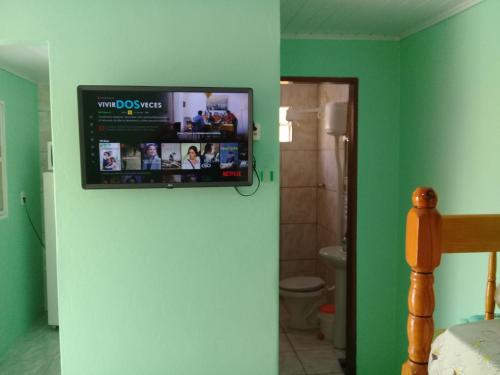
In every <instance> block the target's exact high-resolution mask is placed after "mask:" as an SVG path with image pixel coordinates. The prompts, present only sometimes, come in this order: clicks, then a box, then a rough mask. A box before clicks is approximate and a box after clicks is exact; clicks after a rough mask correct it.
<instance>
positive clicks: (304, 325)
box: [280, 276, 325, 330]
mask: <svg viewBox="0 0 500 375" xmlns="http://www.w3.org/2000/svg"><path fill="white" fill-rule="evenodd" d="M324 287H325V282H324V281H323V280H322V279H320V278H319V277H307V276H298V277H290V278H287V279H283V280H281V281H280V296H281V298H282V299H283V302H284V304H285V308H286V310H287V312H288V314H289V320H288V326H289V327H290V328H293V329H302V330H306V329H313V328H317V327H318V324H319V321H318V311H319V307H320V306H321V304H322V303H323V302H324V298H323V296H324Z"/></svg>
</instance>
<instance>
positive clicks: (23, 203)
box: [20, 191, 28, 206]
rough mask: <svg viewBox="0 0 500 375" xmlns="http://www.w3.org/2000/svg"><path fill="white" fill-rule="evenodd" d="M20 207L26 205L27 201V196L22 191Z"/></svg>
mask: <svg viewBox="0 0 500 375" xmlns="http://www.w3.org/2000/svg"><path fill="white" fill-rule="evenodd" d="M20 196H21V206H24V205H25V204H26V201H27V200H28V196H27V195H26V193H25V192H24V191H21V194H20Z"/></svg>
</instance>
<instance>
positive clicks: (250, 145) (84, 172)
mask: <svg viewBox="0 0 500 375" xmlns="http://www.w3.org/2000/svg"><path fill="white" fill-rule="evenodd" d="M119 90H123V91H129V92H130V91H137V92H145V91H158V92H160V91H171V92H212V93H243V94H248V133H247V134H248V140H247V144H248V166H247V170H248V178H247V179H246V180H245V181H214V182H169V183H164V182H161V183H160V182H159V183H137V184H127V183H123V184H104V183H101V184H92V183H88V182H87V153H86V150H85V146H86V145H85V143H86V139H85V119H84V111H83V95H84V92H85V91H102V92H103V93H105V92H109V91H119ZM77 98H78V123H79V137H80V141H79V145H80V166H81V178H82V188H83V189H154V188H166V189H173V188H188V187H233V186H251V185H253V172H254V162H253V160H254V159H253V123H254V121H253V89H252V88H249V87H195V86H122V85H79V86H77ZM221 143H223V142H221Z"/></svg>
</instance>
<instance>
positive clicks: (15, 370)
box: [0, 318, 61, 375]
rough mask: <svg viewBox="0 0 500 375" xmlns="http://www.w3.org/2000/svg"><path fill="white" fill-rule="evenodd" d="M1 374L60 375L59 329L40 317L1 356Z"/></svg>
mask: <svg viewBox="0 0 500 375" xmlns="http://www.w3.org/2000/svg"><path fill="white" fill-rule="evenodd" d="M0 374H1V375H60V374H61V360H60V357H59V331H58V330H57V329H53V328H51V327H49V326H47V323H46V318H43V319H40V321H39V322H38V323H37V324H36V325H35V326H34V327H32V329H31V330H30V331H29V332H28V333H26V334H25V335H24V336H22V337H21V338H19V339H18V340H17V341H16V342H15V343H14V345H13V346H12V348H11V349H10V350H9V351H8V352H7V353H6V354H5V355H4V356H3V357H2V358H0Z"/></svg>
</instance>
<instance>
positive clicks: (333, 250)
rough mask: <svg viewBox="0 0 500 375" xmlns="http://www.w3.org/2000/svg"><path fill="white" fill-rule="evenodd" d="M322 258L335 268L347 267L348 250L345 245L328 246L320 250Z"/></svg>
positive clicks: (343, 268) (342, 268)
mask: <svg viewBox="0 0 500 375" xmlns="http://www.w3.org/2000/svg"><path fill="white" fill-rule="evenodd" d="M319 257H320V259H321V260H322V261H323V262H324V263H325V264H326V265H328V266H329V267H331V268H333V269H335V270H339V269H341V270H345V269H346V267H347V252H346V251H345V250H344V247H343V246H327V247H323V248H322V249H320V250H319Z"/></svg>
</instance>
